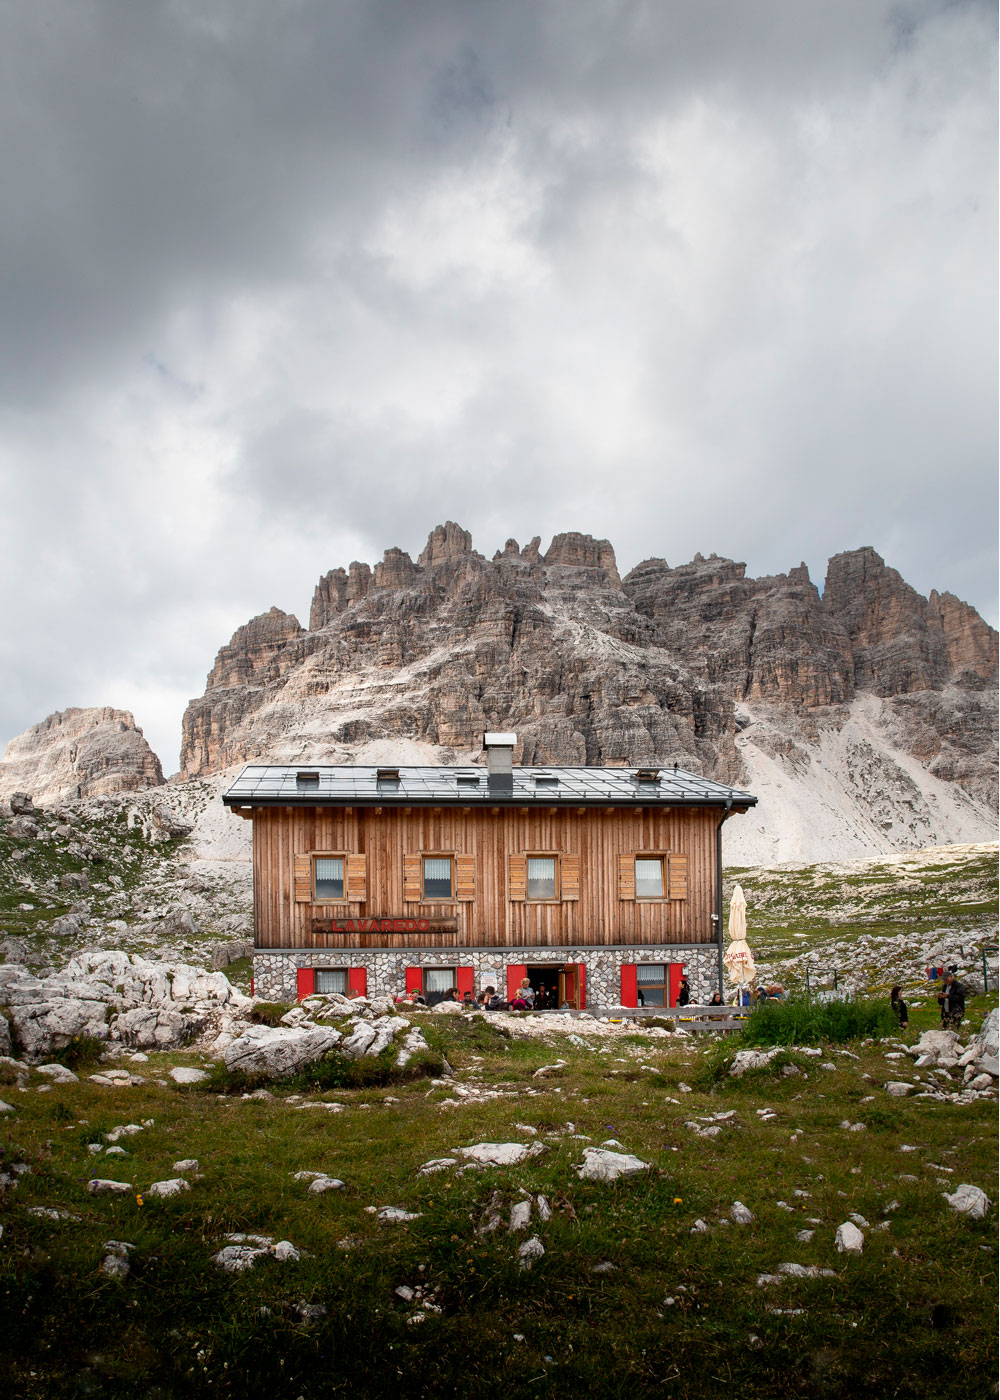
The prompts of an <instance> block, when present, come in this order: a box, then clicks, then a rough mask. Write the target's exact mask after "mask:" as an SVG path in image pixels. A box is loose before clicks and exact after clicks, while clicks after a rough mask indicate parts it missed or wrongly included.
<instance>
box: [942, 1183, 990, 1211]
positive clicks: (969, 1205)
mask: <svg viewBox="0 0 1000 1400" xmlns="http://www.w3.org/2000/svg"><path fill="white" fill-rule="evenodd" d="M941 1194H942V1195H943V1196H944V1198H945V1200H946V1201H947V1202H948V1204H949V1205H950V1206H951V1208H952V1210H957V1211H959V1212H961V1213H962V1214H963V1215H971V1216H972V1218H973V1220H982V1219H983V1218H984V1216H985V1215H986V1212H987V1211H988V1210H989V1208H990V1205H991V1201H990V1198H989V1196H987V1194H986V1192H985V1191H981V1190H980V1189H979V1187H978V1186H970V1185H969V1184H968V1183H967V1182H963V1184H962V1185H961V1186H959V1188H958V1189H957V1190H956V1191H954V1192H952V1194H951V1195H950V1196H949V1195H948V1193H947V1191H943V1192H942V1193H941Z"/></svg>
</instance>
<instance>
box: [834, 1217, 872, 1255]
mask: <svg viewBox="0 0 1000 1400" xmlns="http://www.w3.org/2000/svg"><path fill="white" fill-rule="evenodd" d="M834 1243H835V1244H836V1246H837V1253H838V1254H860V1253H861V1251H862V1250H863V1249H864V1247H865V1237H864V1235H863V1234H862V1233H861V1231H860V1230H859V1229H858V1227H857V1226H856V1225H854V1224H852V1223H851V1221H850V1220H845V1222H844V1223H843V1225H838V1226H837V1234H836V1236H835V1238H834Z"/></svg>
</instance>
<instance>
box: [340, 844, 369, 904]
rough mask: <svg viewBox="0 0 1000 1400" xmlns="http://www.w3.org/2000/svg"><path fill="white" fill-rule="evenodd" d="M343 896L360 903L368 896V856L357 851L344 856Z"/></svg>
mask: <svg viewBox="0 0 1000 1400" xmlns="http://www.w3.org/2000/svg"><path fill="white" fill-rule="evenodd" d="M344 875H345V885H344V896H345V898H347V899H356V900H358V901H359V902H361V903H364V901H365V900H366V899H367V898H368V857H367V856H366V855H359V854H357V853H355V854H353V855H349V856H345V857H344Z"/></svg>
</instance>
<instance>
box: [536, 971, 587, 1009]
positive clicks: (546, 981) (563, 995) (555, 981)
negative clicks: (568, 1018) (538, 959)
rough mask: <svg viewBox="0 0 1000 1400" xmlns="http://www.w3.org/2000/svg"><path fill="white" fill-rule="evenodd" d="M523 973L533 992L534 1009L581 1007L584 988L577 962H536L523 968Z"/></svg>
mask: <svg viewBox="0 0 1000 1400" xmlns="http://www.w3.org/2000/svg"><path fill="white" fill-rule="evenodd" d="M524 971H525V975H526V977H527V978H528V981H529V982H530V983H531V985H532V988H533V989H534V993H535V1010H536V1011H558V1010H560V1009H562V1008H563V1007H567V1006H568V1007H570V1008H571V1009H572V1010H573V1011H580V1010H582V1008H583V1005H584V1002H583V997H584V990H583V975H582V968H581V965H580V964H579V963H536V964H533V965H532V964H529V965H528V966H527V967H526V968H525V970H524Z"/></svg>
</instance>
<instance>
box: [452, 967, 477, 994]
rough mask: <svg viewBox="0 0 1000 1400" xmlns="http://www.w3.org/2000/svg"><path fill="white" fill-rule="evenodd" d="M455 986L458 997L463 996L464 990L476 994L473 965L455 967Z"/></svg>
mask: <svg viewBox="0 0 1000 1400" xmlns="http://www.w3.org/2000/svg"><path fill="white" fill-rule="evenodd" d="M455 987H456V989H457V991H458V995H459V996H460V997H464V996H465V994H466V992H471V993H472V995H473V996H475V995H476V969H475V968H474V967H457V968H456V969H455Z"/></svg>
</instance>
